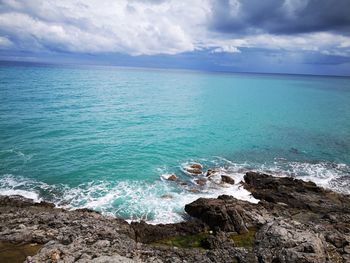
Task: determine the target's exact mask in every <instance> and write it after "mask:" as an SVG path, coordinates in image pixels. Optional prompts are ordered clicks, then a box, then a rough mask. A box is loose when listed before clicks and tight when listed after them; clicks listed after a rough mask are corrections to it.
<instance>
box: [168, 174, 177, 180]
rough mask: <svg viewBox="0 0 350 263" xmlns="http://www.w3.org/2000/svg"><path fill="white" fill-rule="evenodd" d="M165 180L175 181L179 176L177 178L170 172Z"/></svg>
mask: <svg viewBox="0 0 350 263" xmlns="http://www.w3.org/2000/svg"><path fill="white" fill-rule="evenodd" d="M167 180H168V181H173V182H175V181H178V180H179V178H177V176H176V175H175V174H172V175H170V176H169V177H168V178H167Z"/></svg>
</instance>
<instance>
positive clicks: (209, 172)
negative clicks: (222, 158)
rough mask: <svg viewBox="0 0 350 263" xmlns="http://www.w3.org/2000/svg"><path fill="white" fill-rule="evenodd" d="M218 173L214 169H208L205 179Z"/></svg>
mask: <svg viewBox="0 0 350 263" xmlns="http://www.w3.org/2000/svg"><path fill="white" fill-rule="evenodd" d="M217 172H218V171H217V170H214V169H208V170H207V172H206V174H205V176H207V177H210V176H213V175H215V174H216V173H217Z"/></svg>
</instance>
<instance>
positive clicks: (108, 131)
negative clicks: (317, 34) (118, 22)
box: [0, 65, 350, 222]
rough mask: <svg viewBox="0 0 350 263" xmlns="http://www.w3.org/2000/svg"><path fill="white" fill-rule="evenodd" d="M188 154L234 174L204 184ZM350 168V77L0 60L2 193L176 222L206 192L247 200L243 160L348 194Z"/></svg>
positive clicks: (251, 166) (248, 166)
mask: <svg viewBox="0 0 350 263" xmlns="http://www.w3.org/2000/svg"><path fill="white" fill-rule="evenodd" d="M190 162H199V163H201V164H203V165H204V167H205V169H207V168H211V167H216V168H218V169H219V168H220V173H225V174H228V175H230V176H232V177H233V178H235V179H236V182H237V184H236V185H234V186H228V185H223V186H222V185H221V184H214V183H211V184H209V182H208V185H205V186H202V187H198V186H197V185H196V184H195V183H194V181H193V177H192V176H189V175H187V174H186V173H184V171H183V167H184V166H185V165H186V163H190ZM349 167H350V79H349V78H340V77H318V76H291V75H254V74H214V73H200V72H181V71H166V70H146V69H122V68H115V67H79V68H77V67H58V66H45V67H38V66H20V65H17V66H2V67H0V179H1V182H0V190H1V191H0V192H2V193H3V194H22V195H25V196H28V197H32V198H35V199H43V200H49V201H52V202H55V203H56V204H57V205H58V206H63V207H72V208H74V207H89V208H93V209H96V210H99V211H102V212H104V213H108V214H112V215H117V216H122V217H124V218H126V219H140V218H143V219H146V220H148V221H151V222H173V221H179V220H181V219H182V216H183V215H182V211H183V210H182V209H183V205H184V204H185V203H187V202H189V201H192V200H194V199H196V198H198V197H199V196H215V195H218V194H220V193H224V192H225V193H230V194H233V195H236V196H238V197H241V198H243V199H251V197H249V193H246V192H245V191H244V190H243V189H241V188H240V187H239V185H238V182H239V180H241V178H242V175H243V174H244V172H245V171H246V170H247V169H254V170H260V171H267V172H270V173H273V174H278V175H279V174H284V175H291V176H297V177H300V178H304V179H311V180H314V181H315V182H317V183H319V184H320V185H323V186H326V187H330V188H333V189H335V190H337V191H341V192H346V193H349V192H350V184H349V179H348V178H347V176H349V174H350V168H349ZM172 173H175V174H176V175H177V176H178V177H179V178H181V180H183V181H186V182H188V184H189V185H188V186H179V185H178V184H176V183H174V182H169V181H167V180H165V179H164V178H166V176H167V175H166V174H172ZM349 178H350V177H349ZM193 188H195V189H196V190H193ZM163 195H167V196H163ZM251 201H254V200H253V199H251Z"/></svg>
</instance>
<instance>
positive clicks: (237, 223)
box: [185, 196, 248, 233]
mask: <svg viewBox="0 0 350 263" xmlns="http://www.w3.org/2000/svg"><path fill="white" fill-rule="evenodd" d="M220 197H221V198H220ZM220 197H219V198H218V199H213V198H210V199H209V198H208V199H205V198H199V199H197V200H196V201H194V202H192V203H190V204H187V205H186V206H185V211H186V212H187V213H188V214H189V215H190V216H193V217H196V218H198V219H200V220H202V221H203V222H205V223H206V224H208V225H209V226H210V227H211V228H212V229H220V230H222V231H236V232H238V233H244V232H247V231H248V229H247V227H246V226H245V223H244V221H243V219H242V217H241V215H240V213H239V212H238V210H237V209H236V207H235V206H234V204H233V202H231V201H232V200H233V201H234V200H235V199H231V198H228V197H227V196H220ZM230 204H231V205H230Z"/></svg>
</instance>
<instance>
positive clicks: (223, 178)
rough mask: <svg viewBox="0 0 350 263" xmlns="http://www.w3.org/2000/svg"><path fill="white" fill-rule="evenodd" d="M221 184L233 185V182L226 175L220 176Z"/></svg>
mask: <svg viewBox="0 0 350 263" xmlns="http://www.w3.org/2000/svg"><path fill="white" fill-rule="evenodd" d="M221 182H222V183H226V184H235V180H234V179H232V178H231V177H230V176H227V175H221Z"/></svg>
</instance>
